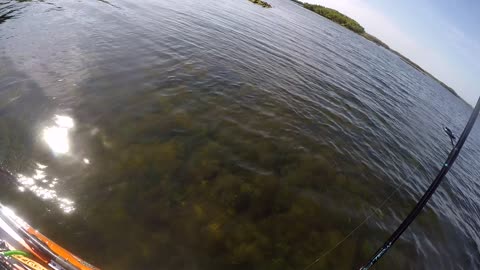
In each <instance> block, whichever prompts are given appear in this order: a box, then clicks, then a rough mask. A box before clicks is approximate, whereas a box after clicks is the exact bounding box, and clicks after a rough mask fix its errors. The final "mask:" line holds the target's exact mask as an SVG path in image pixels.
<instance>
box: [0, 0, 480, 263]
mask: <svg viewBox="0 0 480 270" xmlns="http://www.w3.org/2000/svg"><path fill="white" fill-rule="evenodd" d="M271 4H272V5H273V8H272V9H263V8H261V7H259V6H256V5H253V4H252V3H250V2H248V1H246V0H245V1H242V0H235V1H234V0H219V1H212V0H205V1H193V0H192V1H188V0H185V1H183V0H182V1H173V0H172V1H168V0H162V1H154V0H150V1H149V0H142V1H131V0H130V1H125V0H121V1H108V2H107V1H63V0H62V1H51V2H49V1H9V0H7V1H5V0H3V1H0V164H1V165H2V168H4V169H7V170H9V171H11V172H12V173H14V174H15V175H16V176H17V178H18V180H17V181H16V182H12V181H10V180H7V179H6V178H5V179H4V180H3V181H2V182H1V183H0V185H1V189H2V192H1V194H0V201H1V202H3V203H4V204H7V205H9V206H11V207H13V208H14V209H15V210H16V211H17V212H18V213H19V214H20V215H21V216H23V217H24V218H25V219H26V220H27V221H29V222H30V223H31V224H32V225H34V226H36V227H37V228H38V229H39V230H41V231H42V232H44V233H45V234H47V235H49V236H51V238H53V239H54V240H56V241H58V242H59V243H62V244H63V245H64V246H66V247H67V248H68V249H71V250H72V251H74V252H75V253H77V254H78V255H80V256H81V257H83V258H85V259H86V260H88V261H90V262H92V263H93V264H96V265H98V266H99V267H102V268H104V269H303V268H304V267H305V266H307V265H308V264H309V263H310V262H312V261H313V260H314V259H315V258H317V257H318V256H319V255H321V254H322V253H323V252H324V251H325V250H327V249H329V248H331V247H332V246H334V245H335V244H336V243H337V242H338V241H340V240H341V239H342V238H343V237H344V236H345V235H347V234H348V233H349V232H350V231H351V230H352V229H353V228H355V227H356V226H357V225H358V224H359V223H360V222H362V221H363V220H364V219H365V217H367V216H368V215H369V214H370V213H371V212H372V209H373V208H374V207H375V206H377V205H378V204H379V203H381V202H382V201H383V200H384V199H385V198H386V197H387V196H388V195H389V194H391V192H392V191H393V190H394V189H395V188H396V187H398V186H399V185H401V184H404V185H403V186H401V188H400V192H399V193H398V194H395V195H394V196H393V198H392V200H391V201H389V202H388V203H387V204H386V206H385V207H384V208H383V209H382V211H377V212H376V215H375V216H374V217H373V218H371V219H369V221H368V222H367V223H366V225H365V226H363V227H361V229H360V230H358V231H357V232H356V233H355V234H354V235H353V236H352V237H351V238H349V239H348V240H347V241H345V242H344V243H343V244H342V245H341V246H339V247H338V248H337V249H335V250H334V251H333V252H332V253H330V254H328V256H325V257H324V258H323V259H322V260H320V262H319V263H317V264H316V265H315V266H314V268H312V269H326V268H329V269H354V268H355V267H358V266H359V265H360V264H361V263H363V262H365V260H366V259H368V257H369V256H370V255H371V253H372V252H373V251H375V249H376V248H377V247H378V246H379V245H380V244H382V243H383V241H384V240H385V239H386V237H387V236H388V234H389V233H390V232H391V231H392V230H393V229H394V228H395V227H396V226H397V225H398V224H399V222H400V221H401V219H402V218H403V217H404V216H405V215H406V213H408V211H409V209H411V207H413V205H414V204H415V202H416V199H417V198H419V197H420V196H421V194H422V193H423V191H424V190H425V189H426V188H427V186H428V185H429V183H430V182H431V181H432V179H433V178H434V176H435V174H436V172H437V170H438V169H439V168H440V166H441V164H442V162H443V160H444V159H445V158H446V156H447V154H448V152H449V150H450V145H449V144H450V142H449V140H448V138H447V136H446V135H445V134H444V133H443V131H442V126H443V125H448V126H449V127H450V128H452V129H453V130H454V131H456V133H457V134H458V133H460V132H461V130H462V129H463V126H464V124H465V123H466V121H467V119H468V116H469V114H470V113H471V110H472V109H471V108H470V107H469V106H468V105H466V104H465V103H464V102H463V101H461V100H459V99H457V98H456V97H454V96H453V95H452V94H451V93H449V92H448V91H447V90H446V89H444V88H442V87H441V86H440V85H439V84H438V83H436V82H435V81H433V80H432V79H431V78H429V77H427V76H424V75H423V74H422V73H420V72H419V71H417V70H415V69H414V68H412V67H411V66H409V65H408V64H406V63H405V62H403V61H402V60H401V59H400V58H398V57H397V56H396V55H394V54H392V53H390V52H388V51H386V50H384V49H383V48H381V47H378V46H376V45H375V44H373V43H371V42H369V41H367V40H365V39H363V38H362V37H359V36H358V35H356V34H354V33H351V32H349V31H347V30H345V29H343V28H342V27H340V26H338V25H336V24H334V23H331V22H330V21H328V20H326V19H324V18H322V17H320V16H318V15H316V14H314V13H312V12H310V11H308V10H305V9H303V8H301V7H299V6H297V5H295V4H294V3H293V2H290V1H287V0H271ZM479 126H480V125H478V124H477V126H476V127H474V130H473V132H472V134H471V136H470V138H469V139H468V141H467V143H466V145H465V147H464V150H463V152H462V153H461V155H460V157H459V159H458V161H457V163H456V164H455V166H454V168H453V170H452V171H451V173H450V174H449V175H448V177H447V181H445V182H444V183H443V184H442V185H441V187H440V188H439V190H438V191H437V193H436V194H435V195H434V197H433V198H432V200H431V202H430V203H429V205H428V207H427V209H426V210H425V211H424V213H422V215H421V216H420V217H419V218H418V220H416V221H415V223H414V224H413V225H412V226H411V228H409V229H408V231H407V232H406V233H405V234H404V235H403V237H402V238H401V240H400V241H399V242H398V244H397V245H396V246H395V247H394V248H393V249H392V250H391V252H390V253H389V254H388V255H387V256H385V257H384V259H383V260H382V261H381V262H380V263H379V264H378V267H377V269H387V268H388V269H474V268H479V267H480V256H479V252H480V250H479V245H480V233H478V228H479V227H480V218H479V215H480V201H479V196H480V189H479V184H478V181H477V180H478V179H479V178H480V169H479V168H480V164H479V162H480V161H479V160H480V159H479V158H478V157H479V156H480V127H479Z"/></svg>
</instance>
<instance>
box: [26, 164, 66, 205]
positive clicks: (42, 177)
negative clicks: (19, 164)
mask: <svg viewBox="0 0 480 270" xmlns="http://www.w3.org/2000/svg"><path fill="white" fill-rule="evenodd" d="M46 168H47V166H45V165H42V164H40V163H37V169H36V170H35V173H34V174H33V175H32V176H27V175H23V174H18V175H17V181H18V183H19V184H20V187H19V188H18V189H19V190H20V191H21V192H24V191H26V190H29V191H31V192H33V194H35V195H36V196H37V197H39V198H41V199H43V200H48V201H52V202H54V203H55V204H57V205H58V206H59V207H60V209H62V211H63V212H65V213H67V214H68V213H71V212H73V211H74V210H75V203H74V202H73V201H72V200H70V199H68V198H65V197H61V196H59V195H58V194H57V191H56V190H55V189H54V188H55V186H56V185H57V184H58V178H53V179H51V178H49V177H48V176H47V174H46V172H45V169H46Z"/></svg>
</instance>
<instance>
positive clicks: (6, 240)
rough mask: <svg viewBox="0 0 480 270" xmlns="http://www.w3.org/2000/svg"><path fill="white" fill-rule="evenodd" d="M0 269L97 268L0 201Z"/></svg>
mask: <svg viewBox="0 0 480 270" xmlns="http://www.w3.org/2000/svg"><path fill="white" fill-rule="evenodd" d="M0 270H99V269H98V268H96V267H95V266H93V265H91V264H89V263H87V262H85V261H84V260H82V259H80V258H79V257H77V256H75V255H73V254H72V253H71V252H69V251H68V250H66V249H64V248H62V247H61V246H60V245H58V244H56V243H55V242H53V241H52V240H50V239H49V238H47V237H46V236H44V235H43V234H41V233H40V232H39V231H37V230H35V229H34V228H32V227H31V226H30V225H28V224H27V223H26V222H25V221H23V220H22V219H21V218H20V217H18V216H17V215H16V214H15V213H14V212H13V211H12V210H11V209H10V208H8V207H6V206H4V205H2V204H0Z"/></svg>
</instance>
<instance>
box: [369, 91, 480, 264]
mask: <svg viewBox="0 0 480 270" xmlns="http://www.w3.org/2000/svg"><path fill="white" fill-rule="evenodd" d="M479 112H480V98H479V99H478V101H477V105H476V106H475V109H473V112H472V115H471V116H470V119H469V120H468V123H467V125H466V126H465V129H464V130H463V132H462V135H461V136H460V137H459V138H458V141H457V143H456V144H455V146H454V147H453V149H452V151H451V152H450V154H449V155H448V158H447V160H446V161H445V163H444V164H443V166H442V169H441V170H440V172H439V173H438V175H437V177H436V178H435V180H434V181H433V183H432V184H431V185H430V187H429V188H428V189H427V191H426V192H425V194H423V196H422V198H421V199H420V201H418V203H417V205H415V207H414V208H413V209H412V211H411V212H410V214H408V216H407V217H406V218H405V220H403V222H402V224H400V226H399V227H398V228H397V230H395V232H393V234H392V235H391V236H390V238H388V240H387V241H386V242H385V243H384V244H383V246H382V247H381V248H380V249H378V250H377V252H375V254H374V255H373V256H372V257H371V259H370V260H369V261H368V263H367V264H365V265H364V266H362V267H361V268H360V270H368V269H370V267H372V266H373V265H374V264H375V263H376V262H377V261H378V260H380V258H382V257H383V255H385V253H387V251H388V250H389V249H390V247H392V245H393V244H394V243H395V241H397V240H398V238H400V235H402V233H403V232H404V231H405V230H406V229H407V228H408V226H409V225H410V224H411V223H412V222H413V221H414V220H415V218H416V217H417V216H418V215H419V214H420V211H422V209H423V207H425V205H426V204H427V202H428V200H429V199H430V197H432V195H433V193H434V192H435V190H436V189H437V187H438V185H440V183H441V182H442V180H443V179H444V177H445V175H446V174H447V173H448V171H449V170H450V168H451V167H452V165H453V163H454V162H455V160H456V159H457V157H458V154H459V153H460V150H461V149H462V147H463V144H464V143H465V140H466V139H467V137H468V135H469V134H470V131H471V130H472V128H473V125H474V124H475V121H476V120H477V117H478V114H479ZM448 131H450V130H448ZM448 131H447V134H448V133H451V134H452V137H453V133H452V132H451V131H450V132H448ZM452 137H450V138H451V139H452ZM452 142H453V140H452Z"/></svg>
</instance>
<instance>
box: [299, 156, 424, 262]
mask: <svg viewBox="0 0 480 270" xmlns="http://www.w3.org/2000/svg"><path fill="white" fill-rule="evenodd" d="M419 167H420V164H418V165H417V166H416V167H415V170H414V171H417V169H418V168H419ZM405 183H406V181H404V182H403V183H401V184H400V185H398V186H397V187H396V188H395V189H394V190H393V191H392V192H391V193H390V195H389V196H388V197H387V198H386V199H385V200H383V202H382V203H381V204H380V205H379V206H378V207H375V208H373V209H372V212H371V213H370V214H369V215H368V216H367V217H366V218H365V219H364V220H363V221H362V222H360V224H358V226H357V227H355V228H354V229H353V230H352V231H350V233H348V234H347V235H346V236H345V237H344V238H343V239H342V240H340V241H339V242H338V243H336V244H335V245H334V246H332V247H331V248H329V249H328V250H326V251H325V252H324V253H322V254H321V255H320V256H319V257H318V258H317V259H315V260H314V261H313V262H312V263H310V264H309V265H307V266H306V267H305V268H303V270H308V269H310V268H311V267H312V266H314V265H315V264H317V263H318V262H319V261H320V260H321V259H323V258H324V257H325V256H327V255H329V254H330V253H332V252H333V251H334V250H335V249H337V248H338V247H339V246H340V245H341V244H343V242H345V241H346V240H347V239H348V238H350V237H351V236H352V235H353V234H354V233H355V232H356V231H358V229H360V228H361V227H362V226H363V225H365V223H367V221H369V220H370V218H372V217H373V216H375V215H377V212H378V211H379V210H382V208H383V207H384V206H385V204H387V202H388V201H390V199H391V198H392V197H393V196H394V195H395V194H396V193H397V192H398V191H399V190H400V188H402V187H403V186H405Z"/></svg>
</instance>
